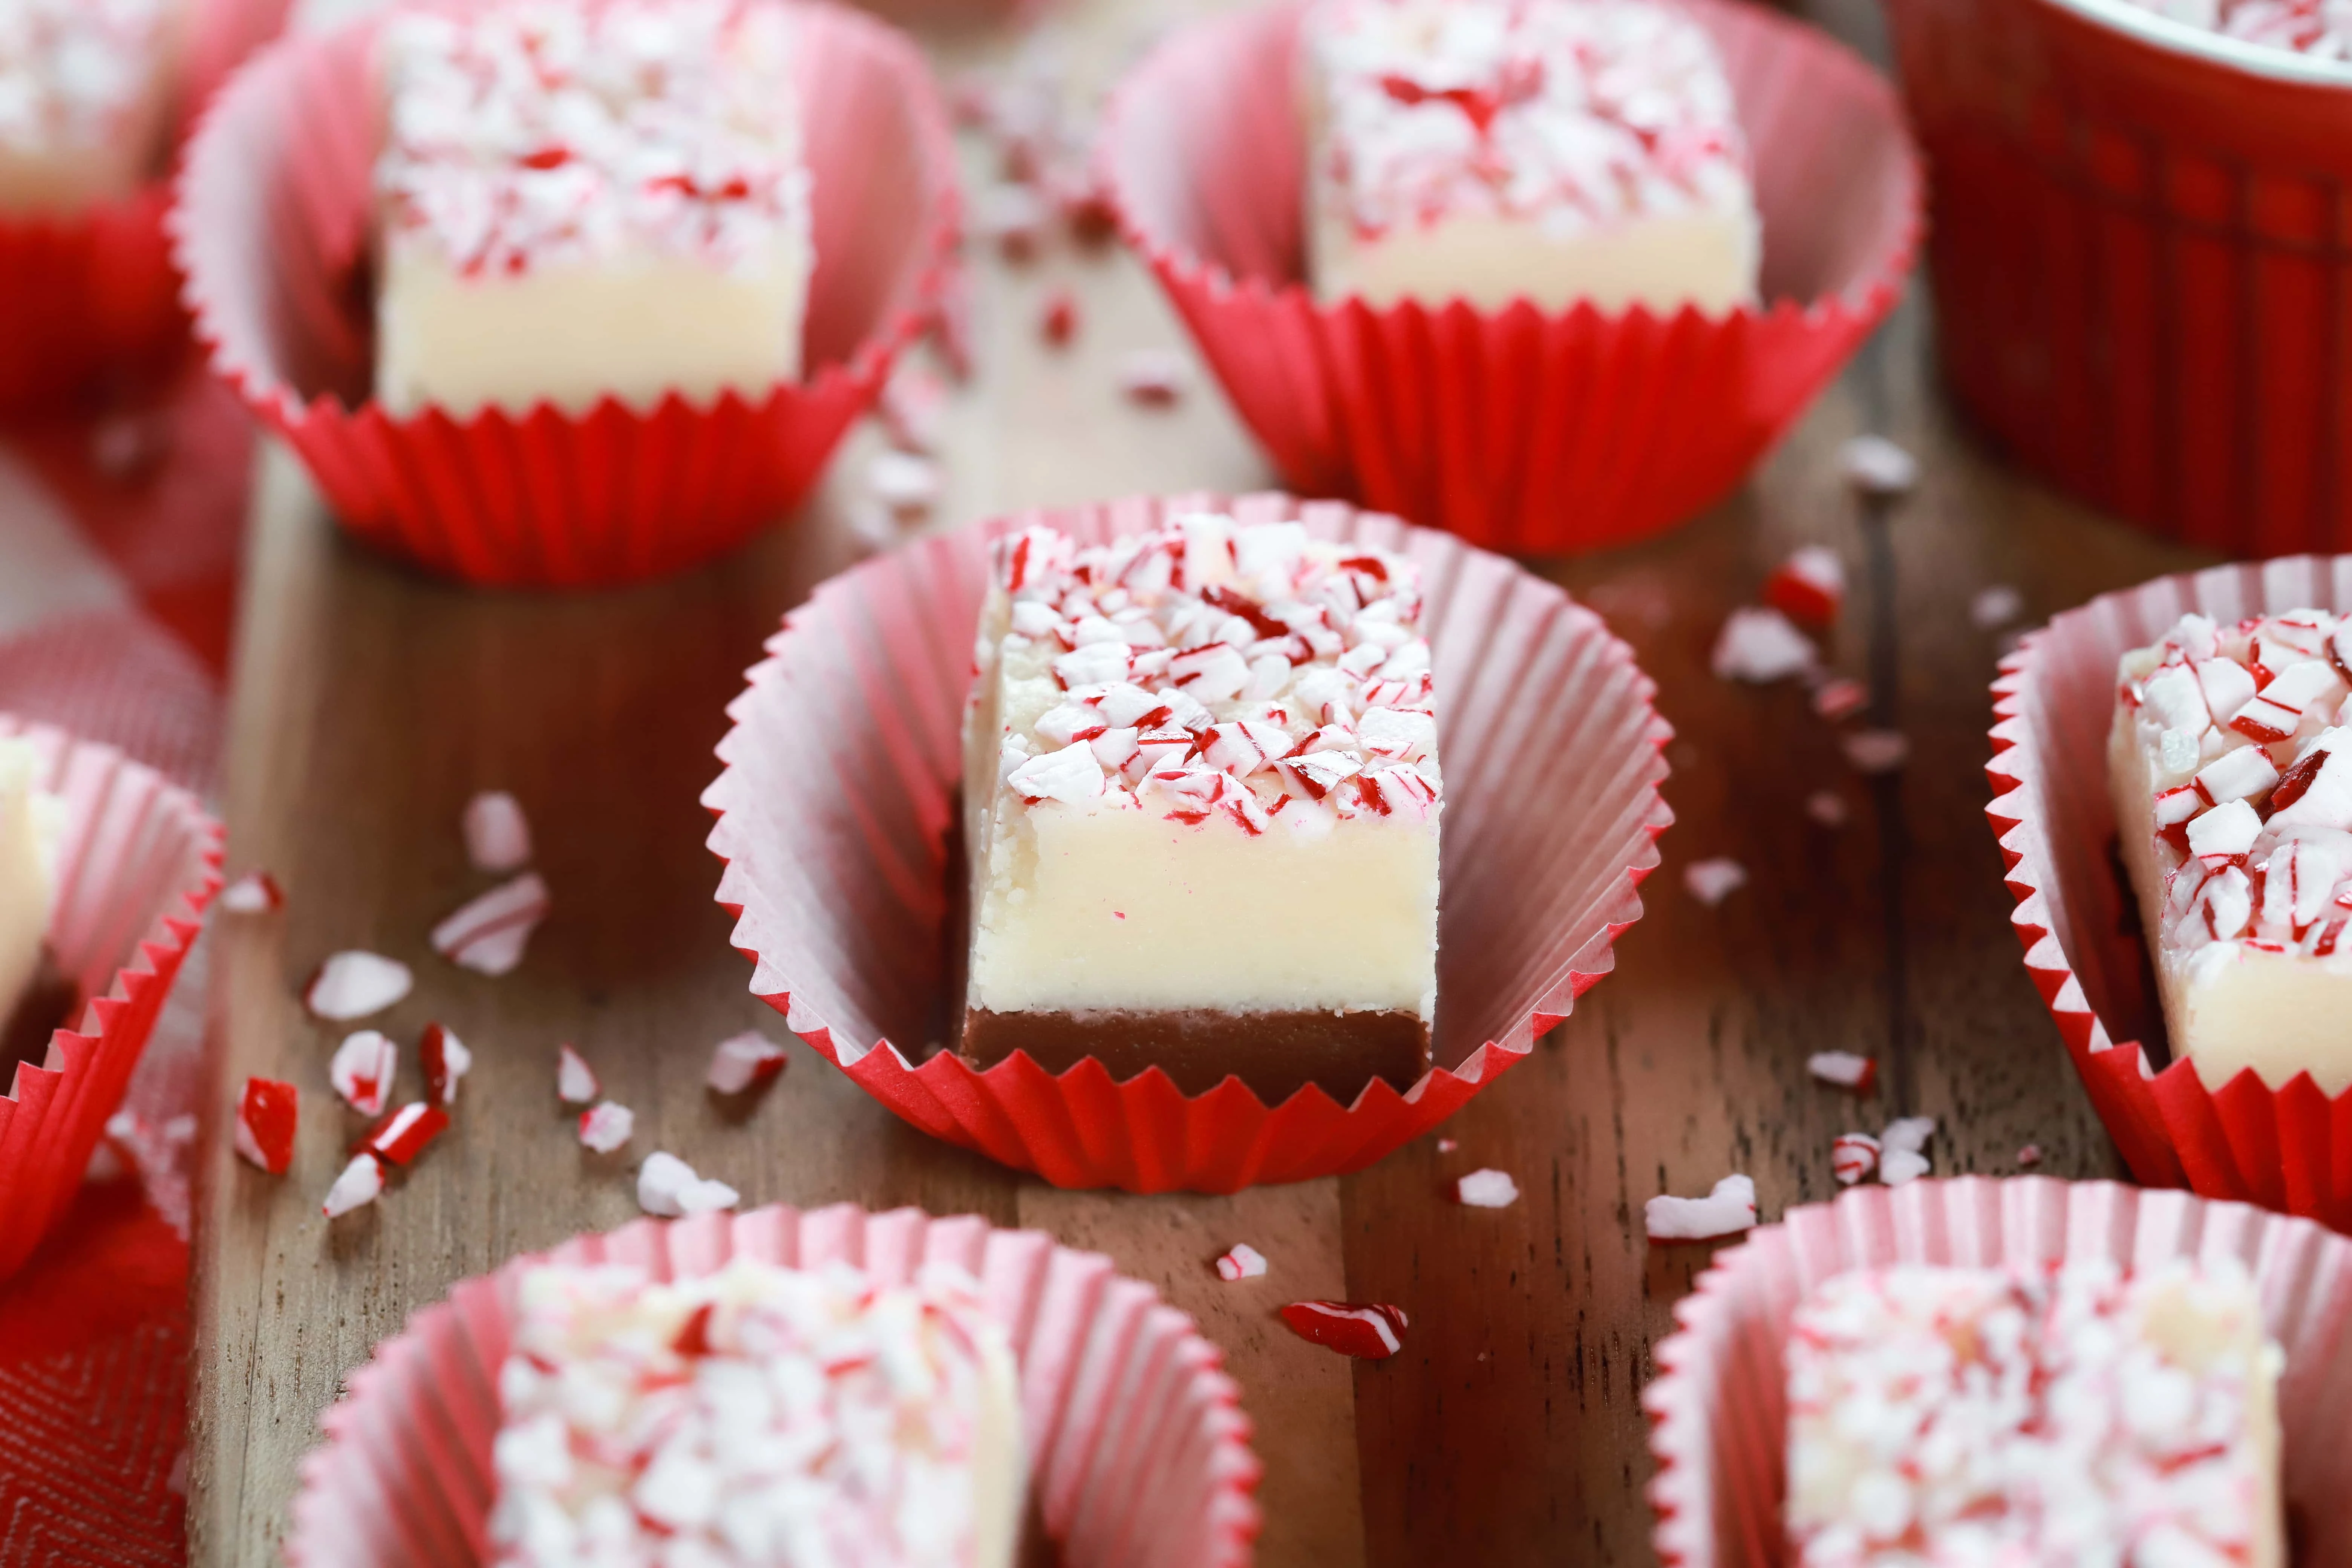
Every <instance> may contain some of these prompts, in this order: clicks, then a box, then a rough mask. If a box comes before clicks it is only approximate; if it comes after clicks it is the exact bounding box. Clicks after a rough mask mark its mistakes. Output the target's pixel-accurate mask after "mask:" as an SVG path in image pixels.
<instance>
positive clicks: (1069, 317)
mask: <svg viewBox="0 0 2352 1568" xmlns="http://www.w3.org/2000/svg"><path fill="white" fill-rule="evenodd" d="M1037 330H1038V331H1039V332H1041V333H1043V334H1044V335H1045V342H1046V343H1047V345H1048V346H1050V347H1053V348H1057V349H1058V348H1063V347H1066V345H1067V344H1068V343H1069V342H1070V340H1071V339H1072V338H1075V337H1076V336H1077V335H1078V297H1077V296H1076V294H1073V293H1071V292H1070V291H1069V290H1068V289H1055V290H1054V291H1053V292H1052V293H1051V294H1048V295H1046V296H1045V310H1044V311H1043V312H1042V313H1041V314H1040V315H1039V316H1038V318H1037Z"/></svg>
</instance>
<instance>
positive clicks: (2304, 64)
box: [1888, 0, 2352, 556]
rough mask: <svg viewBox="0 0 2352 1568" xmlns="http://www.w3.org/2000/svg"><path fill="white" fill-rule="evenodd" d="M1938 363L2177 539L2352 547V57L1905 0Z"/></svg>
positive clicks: (2130, 8)
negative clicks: (1927, 177)
mask: <svg viewBox="0 0 2352 1568" xmlns="http://www.w3.org/2000/svg"><path fill="white" fill-rule="evenodd" d="M1888 9H1889V11H1890V13H1891V14H1892V16H1893V19H1894V24H1895V41H1896V44H1897V46H1898V53H1899V55H1900V57H1901V64H1902V73H1903V81H1904V89H1905V92H1906V95H1907V98H1908V100H1909V105H1910V110H1911V114H1912V117H1913V119H1914V121H1915V122H1916V124H1917V126H1918V129H1919V137H1920V140H1921V142H1923V143H1925V145H1926V147H1927V157H1928V161H1929V163H1931V164H1932V165H1933V166H1934V168H1935V180H1934V182H1933V216H1934V222H1933V224H1932V226H1931V231H1930V232H1931V235H1932V238H1931V241H1930V248H1929V257H1930V260H1931V263H1932V266H1931V268H1930V270H1931V272H1932V274H1933V276H1934V279H1935V288H1936V302H1937V328H1938V331H1939V336H1940V346H1941V352H1942V359H1943V364H1944V371H1945V374H1946V375H1947V376H1948V378H1949V380H1950V382H1951V384H1952V387H1953V390H1954V391H1955V392H1956V393H1957V394H1958V396H1959V399H1960V401H1961V403H1962V404H1963V405H1965V406H1966V408H1967V409H1968V411H1969V414H1970V415H1971V416H1973V417H1974V418H1975V420H1976V421H1977V422H1978V423H1979V425H1980V426H1982V427H1983V428H1984V429H1985V430H1986V431H1987V432H1988V433H1990V435H1991V436H1992V437H1994V438H1995V439H1996V440H1997V441H1998V442H1999V443H2000V445H2001V446H2002V447H2004V448H2005V449H2006V450H2007V451H2008V452H2009V453H2010V454H2011V455H2012V456H2013V457H2015V458H2017V459H2018V460H2019V461H2020V462H2021V463H2024V464H2025V465H2027V466H2028V467H2030V468H2034V469H2036V470H2038V471H2040V472H2042V473H2043V474H2046V475H2048V476H2049V477H2050V478H2051V479H2053V480H2055V481H2056V482H2057V483H2058V484H2060V485H2062V486H2063V487H2064V488H2065V489H2069V490H2072V491H2074V493H2075V494H2077V495H2079V496H2081V497H2083V498H2084V500H2089V501H2092V502H2094V503H2095V504H2096V505H2098V506H2101V507H2104V508H2105V509H2107V510H2110V511H2114V512H2116V513H2117V514H2119V515H2121V516H2123V517H2126V518H2128V519H2131V520H2134V521H2137V522H2140V523H2142V524H2145V525H2146V526H2147V527H2149V528H2151V529H2153V530H2155V531H2158V532H2159V533H2164V534H2168V535H2170V536H2173V537H2175V538H2179V539H2184V540H2189V541H2191V542H2196V543H2200V544H2206V545H2210V546H2213V547H2215V548H2217V549H2221V550H2227V551H2229V552H2231V553H2232V554H2237V555H2245V556H2263V555H2275V554H2282V553H2284V552H2290V551H2295V550H2312V549H2324V550H2337V549H2343V548H2345V547H2346V544H2347V542H2352V332H2347V326H2346V307H2345V304H2344V301H2345V300H2347V298H2352V249H2347V235H2352V216H2347V210H2352V209H2347V205H2346V196H2345V190H2346V185H2347V181H2352V63H2346V62H2342V61H2321V60H2312V59H2307V58H2304V57H2302V56H2300V55H2295V54H2292V53H2289V52H2286V51H2284V50H2278V49H2270V48H2265V47H2261V46H2258V45H2253V44H2247V43H2242V42H2240V41H2238V40H2236V39H2231V38H2223V37H2219V36H2217V35H2214V34H2211V33H2208V32H2205V31H2202V30H2201V29H2198V28H2193V27H2189V26H2184V25H2182V24H2179V23H2175V22H2170V21H2168V20H2165V19H2164V18H2162V17H2159V16H2155V15H2153V14H2151V13H2150V12H2147V11H2145V10H2142V9H2141V8H2139V7H2138V6H2137V5H2132V4H2130V3H2129V0H1893V3H1892V4H1891V5H1889V7H1888Z"/></svg>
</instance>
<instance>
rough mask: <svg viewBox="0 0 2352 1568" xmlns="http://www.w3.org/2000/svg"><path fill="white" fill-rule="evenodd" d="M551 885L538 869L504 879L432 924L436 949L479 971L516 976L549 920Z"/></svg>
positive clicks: (454, 961) (459, 963)
mask: <svg viewBox="0 0 2352 1568" xmlns="http://www.w3.org/2000/svg"><path fill="white" fill-rule="evenodd" d="M547 910H548V897H547V883H546V882H545V881H543V880H542V879H541V877H540V875H539V873H538V872H536V871H526V872H524V873H523V874H522V875H521V876H520V877H517V878H515V879H513V880H512V881H510V882H501V883H499V885H498V886H497V887H495V888H492V889H490V890H489V891H488V892H487V893H484V894H482V895H481V896H480V897H479V898H477V899H472V900H467V903H466V904H465V906H464V907H463V908H461V909H459V910H457V913H455V914H453V915H451V916H450V917H449V918H448V919H446V920H445V921H442V922H441V923H440V924H439V925H437V926H435V927H434V928H433V938H432V941H433V951H434V952H437V953H439V954H440V955H441V956H442V957H444V958H446V959H447V960H448V961H449V962H450V963H454V964H456V965H457V967H458V968H460V969H470V970H472V971H473V972H474V973H477V974H488V975H492V976H496V975H500V974H511V973H514V971H515V968H516V966H517V965H519V964H520V963H522V955H523V950H524V949H525V948H526V947H528V946H529V945H530V933H531V932H532V931H537V930H538V929H539V922H540V921H543V920H545V919H546V918H547Z"/></svg>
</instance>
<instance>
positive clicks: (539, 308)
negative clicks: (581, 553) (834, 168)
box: [375, 0, 815, 418]
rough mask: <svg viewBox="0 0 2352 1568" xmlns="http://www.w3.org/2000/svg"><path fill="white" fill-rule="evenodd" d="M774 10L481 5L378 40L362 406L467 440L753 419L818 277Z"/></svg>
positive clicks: (658, 4) (531, 1) (783, 364)
mask: <svg viewBox="0 0 2352 1568" xmlns="http://www.w3.org/2000/svg"><path fill="white" fill-rule="evenodd" d="M791 43H792V39H791V26H790V18H789V17H788V16H786V15H785V13H784V11H783V10H782V7H781V6H779V5H774V4H772V3H769V0H492V3H490V4H488V5H484V6H482V7H481V8H480V9H478V10H476V11H472V12H468V13H467V14H465V15H463V16H444V15H428V14H422V13H419V14H413V15H412V14H402V15H398V16H395V17H394V20H392V21H391V22H390V23H388V24H387V25H386V26H385V27H384V30H383V35H382V37H381V39H380V45H379V47H380V51H381V53H380V58H379V62H378V68H379V74H380V79H381V83H382V91H383V100H384V105H383V113H384V125H385V132H384V146H383V153H382V154H381V156H380V157H379V159H378V161H377V164H376V175H375V177H376V186H377V194H378V216H377V226H378V245H377V249H378V269H379V273H378V280H377V282H378V292H377V298H376V396H377V398H378V399H379V400H380V401H382V403H383V405H384V406H385V407H386V408H387V409H389V410H390V411H392V412H393V413H394V414H401V415H405V414H412V413H415V411H416V410H417V409H419V408H421V407H423V406H425V405H437V406H438V407H440V408H442V409H443V410H445V411H446V412H447V413H449V414H450V415H452V416H457V417H461V418H462V417H465V416H470V415H472V414H474V413H475V412H477V411H478V410H479V409H480V408H482V407H483V406H484V405H498V406H499V407H500V408H503V409H505V410H507V411H508V412H509V413H512V414H518V415H520V414H522V413H524V412H527V411H528V410H529V409H530V407H532V406H533V405H536V404H539V403H541V402H546V403H549V404H551V405H554V406H556V407H557V408H559V409H562V410H564V411H567V412H571V413H575V414H576V413H581V412H584V411H585V410H587V409H588V408H590V407H592V406H593V405H595V404H596V402H597V401H598V400H599V399H600V398H602V397H604V396H606V395H610V396H613V397H615V398H617V399H619V400H621V401H622V402H623V403H625V404H627V405H631V406H633V407H636V408H639V409H644V408H648V407H650V406H651V405H654V404H656V403H657V402H659V401H660V399H661V398H662V396H663V395H664V394H666V393H669V392H677V393H678V394H680V395H683V396H684V397H686V398H687V399H688V401H689V402H692V403H696V404H702V405H707V404H709V402H711V401H713V400H715V399H716V398H717V397H718V395H719V394H721V393H722V392H728V391H732V392H736V393H739V394H740V395H743V396H744V397H746V398H747V399H750V400H751V401H754V402H756V401H759V400H760V399H761V398H763V397H764V396H766V395H767V394H768V392H769V391H770V389H771V388H772V387H773V386H774V385H775V384H777V383H780V382H788V381H791V380H793V379H794V378H796V377H797V376H798V375H799V374H800V368H801V338H802V332H801V329H802V318H803V313H804V310H805V307H806V303H807V298H808V282H809V273H810V271H811V269H812V268H813V267H814V264H815V262H814V252H813V250H812V248H811V242H810V237H809V196H808V175H807V172H806V171H805V169H803V166H802V162H801V150H800V149H801V136H800V125H799V121H798V118H797V117H798V113H799V110H798V108H797V105H796V102H795V97H794V91H793V74H792V48H791Z"/></svg>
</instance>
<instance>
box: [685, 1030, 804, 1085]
mask: <svg viewBox="0 0 2352 1568" xmlns="http://www.w3.org/2000/svg"><path fill="white" fill-rule="evenodd" d="M785 1060H786V1058H785V1056H784V1047H782V1046H780V1045H778V1044H776V1043H775V1042H774V1041H773V1040H771V1039H769V1038H768V1037H766V1036H765V1035H762V1034H761V1033H760V1032H759V1031H758V1030H756V1029H746V1030H745V1031H744V1032H743V1033H741V1034H740V1035H730V1036H729V1037H727V1038H726V1039H723V1040H721V1041H719V1047H718V1048H717V1049H716V1050H714V1051H712V1052H711V1053H710V1070H709V1072H708V1073H705V1074H704V1075H703V1079H702V1081H703V1082H705V1083H707V1084H709V1086H710V1087H711V1088H712V1089H716V1090H717V1091H718V1092H719V1093H720V1094H740V1093H742V1092H743V1091H744V1090H745V1089H750V1088H751V1087H752V1086H753V1085H754V1084H761V1083H765V1082H767V1081H768V1080H769V1079H772V1078H774V1077H775V1076H776V1075H777V1074H778V1073H781V1072H782V1071H783V1070H784V1062H785Z"/></svg>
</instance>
